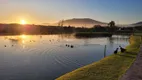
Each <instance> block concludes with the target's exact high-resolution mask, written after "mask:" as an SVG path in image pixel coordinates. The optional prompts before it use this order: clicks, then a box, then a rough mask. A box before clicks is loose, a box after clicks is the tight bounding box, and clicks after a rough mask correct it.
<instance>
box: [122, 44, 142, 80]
mask: <svg viewBox="0 0 142 80" xmlns="http://www.w3.org/2000/svg"><path fill="white" fill-rule="evenodd" d="M120 80H142V46H141V47H140V53H139V54H138V56H137V58H136V60H135V62H134V63H133V64H132V66H131V67H130V68H129V70H128V71H127V72H126V73H125V74H124V75H123V76H122V78H121V79H120Z"/></svg>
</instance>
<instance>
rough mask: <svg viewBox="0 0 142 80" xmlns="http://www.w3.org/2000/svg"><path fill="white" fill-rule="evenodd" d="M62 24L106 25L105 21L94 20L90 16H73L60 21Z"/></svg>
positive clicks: (81, 25)
mask: <svg viewBox="0 0 142 80" xmlns="http://www.w3.org/2000/svg"><path fill="white" fill-rule="evenodd" d="M62 23H63V25H64V26H69V25H70V26H75V27H93V26H94V25H102V26H106V25H107V23H105V22H101V21H96V20H93V19H90V18H73V19H67V20H63V21H62ZM56 24H61V22H58V23H56Z"/></svg>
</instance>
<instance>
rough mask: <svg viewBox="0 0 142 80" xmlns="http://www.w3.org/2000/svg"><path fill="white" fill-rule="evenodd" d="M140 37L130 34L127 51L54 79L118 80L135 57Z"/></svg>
mask: <svg viewBox="0 0 142 80" xmlns="http://www.w3.org/2000/svg"><path fill="white" fill-rule="evenodd" d="M140 44H141V37H139V36H131V37H130V45H129V46H127V47H126V49H127V52H125V53H119V54H117V55H114V54H113V55H111V56H108V57H106V58H104V59H102V60H100V61H98V62H94V63H92V64H90V65H87V66H85V67H82V68H79V69H77V70H74V71H72V72H70V73H67V74H65V75H63V76H61V77H59V78H57V79H56V80H118V79H120V77H121V76H122V75H123V74H124V73H125V72H126V70H128V68H129V67H130V66H131V65H132V63H133V62H134V60H135V59H136V56H137V53H138V52H139V47H140Z"/></svg>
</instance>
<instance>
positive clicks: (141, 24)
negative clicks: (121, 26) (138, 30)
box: [132, 21, 142, 26]
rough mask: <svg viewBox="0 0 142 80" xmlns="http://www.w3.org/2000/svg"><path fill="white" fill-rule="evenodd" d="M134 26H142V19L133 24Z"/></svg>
mask: <svg viewBox="0 0 142 80" xmlns="http://www.w3.org/2000/svg"><path fill="white" fill-rule="evenodd" d="M132 25H134V26H142V21H140V22H137V23H134V24H132Z"/></svg>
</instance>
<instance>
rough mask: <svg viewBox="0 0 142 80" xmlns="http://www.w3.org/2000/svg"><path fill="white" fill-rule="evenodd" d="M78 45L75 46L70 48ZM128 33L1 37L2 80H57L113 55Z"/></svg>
mask: <svg viewBox="0 0 142 80" xmlns="http://www.w3.org/2000/svg"><path fill="white" fill-rule="evenodd" d="M66 44H69V45H70V44H71V45H74V48H69V47H66ZM128 44H129V37H128V36H115V35H114V36H112V37H111V38H107V37H104V38H88V39H77V38H75V37H73V36H70V35H42V36H39V35H38V36H26V35H20V36H0V80H54V79H55V78H57V77H59V76H61V75H63V74H65V73H67V72H70V71H72V70H74V69H77V68H79V67H82V66H84V65H87V64H90V63H92V62H95V61H98V60H100V59H102V58H103V57H104V45H107V51H106V53H107V55H111V53H113V51H114V50H115V49H116V48H117V47H118V46H119V45H121V46H123V47H125V46H126V45H128Z"/></svg>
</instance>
